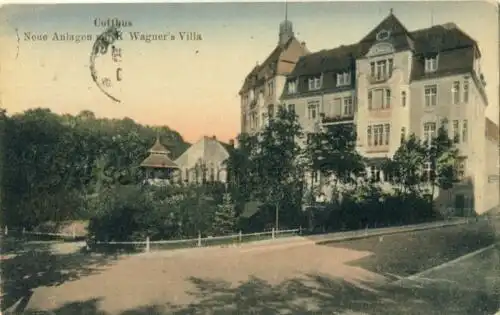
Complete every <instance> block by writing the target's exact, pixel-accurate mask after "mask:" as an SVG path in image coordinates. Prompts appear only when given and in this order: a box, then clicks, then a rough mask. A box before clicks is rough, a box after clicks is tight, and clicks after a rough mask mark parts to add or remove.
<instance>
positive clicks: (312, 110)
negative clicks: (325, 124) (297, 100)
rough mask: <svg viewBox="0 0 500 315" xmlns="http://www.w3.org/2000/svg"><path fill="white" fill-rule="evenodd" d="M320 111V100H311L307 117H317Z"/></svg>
mask: <svg viewBox="0 0 500 315" xmlns="http://www.w3.org/2000/svg"><path fill="white" fill-rule="evenodd" d="M318 112H319V102H318V101H314V102H309V103H308V104H307V117H308V118H309V119H316V118H317V117H318Z"/></svg>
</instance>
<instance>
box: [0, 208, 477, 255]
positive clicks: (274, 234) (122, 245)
mask: <svg viewBox="0 0 500 315" xmlns="http://www.w3.org/2000/svg"><path fill="white" fill-rule="evenodd" d="M478 219H479V218H453V219H451V218H450V219H448V220H446V221H439V222H427V223H420V224H413V225H405V226H392V227H379V228H368V227H366V228H365V229H361V230H354V231H343V232H334V233H328V234H320V235H309V236H308V239H310V240H313V241H315V242H320V243H322V242H330V241H340V240H348V239H357V238H364V237H371V236H378V235H386V234H393V233H401V232H410V231H419V230H425V229H431V228H439V227H446V226H453V225H460V224H467V223H469V222H475V221H476V220H478ZM480 220H487V218H486V217H484V218H480ZM0 232H1V233H2V234H3V235H14V236H18V235H19V234H21V235H24V236H25V237H27V236H30V235H33V236H40V237H44V238H47V237H49V238H52V239H53V238H59V239H61V238H62V239H65V240H76V239H77V238H79V237H78V236H77V235H76V234H75V231H73V233H72V234H64V233H44V232H32V231H26V230H25V229H22V230H21V231H18V230H10V229H8V228H7V227H5V228H4V229H0ZM302 232H303V231H302V228H301V227H299V228H298V229H291V230H275V229H272V230H271V231H265V232H258V233H248V234H243V233H242V232H241V231H240V232H239V233H237V234H232V235H227V236H214V237H212V236H208V237H202V236H201V234H198V237H197V238H191V239H180V240H158V241H151V240H150V238H149V237H146V238H145V239H144V240H143V241H128V242H114V241H111V242H103V241H94V242H89V243H87V246H89V247H92V248H93V249H98V250H105V251H116V250H143V251H146V252H149V251H152V250H168V249H181V248H196V247H209V246H222V247H225V246H231V245H239V244H242V243H247V242H255V241H265V240H275V239H278V238H286V237H290V238H292V237H293V236H299V235H302V234H303V233H302Z"/></svg>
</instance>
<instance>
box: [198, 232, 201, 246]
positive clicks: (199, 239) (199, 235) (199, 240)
mask: <svg viewBox="0 0 500 315" xmlns="http://www.w3.org/2000/svg"><path fill="white" fill-rule="evenodd" d="M198 247H201V232H200V231H198Z"/></svg>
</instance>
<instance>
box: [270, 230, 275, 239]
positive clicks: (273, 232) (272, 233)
mask: <svg viewBox="0 0 500 315" xmlns="http://www.w3.org/2000/svg"><path fill="white" fill-rule="evenodd" d="M274 234H275V231H274V228H273V229H272V231H271V235H272V239H273V240H274V237H275V235H274Z"/></svg>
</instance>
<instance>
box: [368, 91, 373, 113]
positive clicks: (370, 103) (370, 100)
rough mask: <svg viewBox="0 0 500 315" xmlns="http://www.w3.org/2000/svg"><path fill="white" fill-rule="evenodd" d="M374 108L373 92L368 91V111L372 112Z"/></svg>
mask: <svg viewBox="0 0 500 315" xmlns="http://www.w3.org/2000/svg"><path fill="white" fill-rule="evenodd" d="M372 106H373V94H372V91H368V109H369V110H371V109H372Z"/></svg>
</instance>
